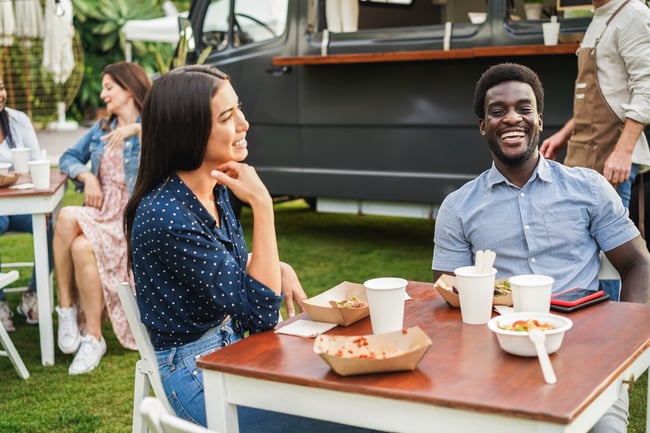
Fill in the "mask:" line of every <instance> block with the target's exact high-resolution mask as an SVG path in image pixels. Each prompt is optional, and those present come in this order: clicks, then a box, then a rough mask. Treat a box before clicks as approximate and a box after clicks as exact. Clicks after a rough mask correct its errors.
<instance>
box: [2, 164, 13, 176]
mask: <svg viewBox="0 0 650 433" xmlns="http://www.w3.org/2000/svg"><path fill="white" fill-rule="evenodd" d="M10 168H11V163H10V162H0V174H9V169H10Z"/></svg>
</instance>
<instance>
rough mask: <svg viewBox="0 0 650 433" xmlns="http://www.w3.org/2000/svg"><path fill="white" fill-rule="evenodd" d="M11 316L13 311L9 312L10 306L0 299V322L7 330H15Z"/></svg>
mask: <svg viewBox="0 0 650 433" xmlns="http://www.w3.org/2000/svg"><path fill="white" fill-rule="evenodd" d="M12 316H13V313H12V312H11V308H9V304H7V301H0V322H2V326H4V328H5V331H7V332H11V331H15V330H16V327H15V326H14V321H13V319H12V318H11V317H12Z"/></svg>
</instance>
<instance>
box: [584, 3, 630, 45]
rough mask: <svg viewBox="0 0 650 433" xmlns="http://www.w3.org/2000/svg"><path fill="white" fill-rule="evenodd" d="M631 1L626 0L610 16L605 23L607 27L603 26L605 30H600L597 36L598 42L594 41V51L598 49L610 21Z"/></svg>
mask: <svg viewBox="0 0 650 433" xmlns="http://www.w3.org/2000/svg"><path fill="white" fill-rule="evenodd" d="M629 2H630V0H626V1H625V2H623V4H622V5H620V6H619V7H618V9H616V10H615V11H614V13H613V14H612V15H611V16H610V17H609V19H608V20H607V22H606V23H605V28H603V31H602V32H600V36H598V37H597V38H596V42H594V47H593V48H592V52H594V51H596V47H597V46H598V43H599V42H600V39H601V38H602V37H603V34H604V33H605V30H607V26H609V23H611V22H612V20H613V19H614V17H615V16H616V15H618V13H619V12H620V11H621V9H623V7H625V5H626V4H628V3H629Z"/></svg>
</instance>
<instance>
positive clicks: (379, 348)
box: [314, 326, 432, 376]
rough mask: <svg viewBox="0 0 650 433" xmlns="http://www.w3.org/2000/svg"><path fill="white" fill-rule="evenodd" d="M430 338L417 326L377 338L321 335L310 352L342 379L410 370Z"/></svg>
mask: <svg viewBox="0 0 650 433" xmlns="http://www.w3.org/2000/svg"><path fill="white" fill-rule="evenodd" d="M431 345H432V342H431V339H430V338H429V337H428V336H427V335H426V334H425V333H424V331H422V329H420V328H419V327H417V326H414V327H411V328H407V329H403V330H401V331H395V332H390V333H387V334H378V335H356V336H345V335H330V334H321V335H319V336H318V337H316V339H315V340H314V352H315V353H316V354H318V355H319V356H320V357H321V358H322V359H323V360H324V361H325V362H327V364H329V366H330V367H331V368H332V370H334V372H336V373H337V374H340V375H342V376H348V375H353V374H368V373H380V372H388V371H407V370H414V369H415V368H416V367H417V364H418V363H419V362H420V360H421V359H422V357H423V356H424V354H425V353H426V351H427V350H428V349H429V347H431Z"/></svg>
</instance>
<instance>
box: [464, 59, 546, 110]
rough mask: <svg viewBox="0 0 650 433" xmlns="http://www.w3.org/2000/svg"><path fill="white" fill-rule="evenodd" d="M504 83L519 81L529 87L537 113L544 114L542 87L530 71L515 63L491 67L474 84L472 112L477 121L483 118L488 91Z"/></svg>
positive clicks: (535, 75)
mask: <svg viewBox="0 0 650 433" xmlns="http://www.w3.org/2000/svg"><path fill="white" fill-rule="evenodd" d="M505 81H521V82H522V83H526V84H528V85H530V87H532V89H533V93H534V94H535V99H536V103H537V112H538V113H543V112H544V87H543V86H542V82H541V81H540V80H539V77H538V76H537V74H536V73H535V72H533V70H532V69H530V68H528V67H526V66H523V65H519V64H517V63H501V64H498V65H494V66H491V67H490V68H488V69H487V70H486V71H485V72H483V75H481V78H479V80H478V82H477V83H476V89H475V90H474V112H475V113H476V115H477V116H478V118H479V119H484V118H485V95H486V93H487V91H488V90H490V89H491V88H492V87H494V86H496V85H497V84H501V83H503V82H505Z"/></svg>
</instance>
